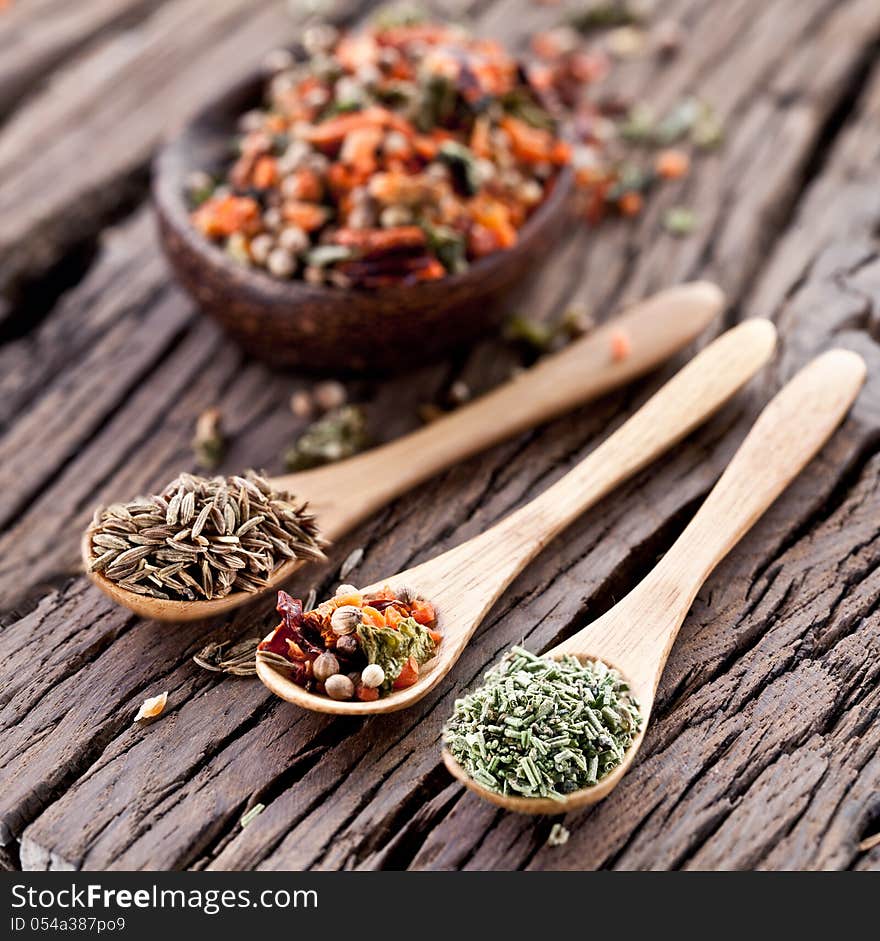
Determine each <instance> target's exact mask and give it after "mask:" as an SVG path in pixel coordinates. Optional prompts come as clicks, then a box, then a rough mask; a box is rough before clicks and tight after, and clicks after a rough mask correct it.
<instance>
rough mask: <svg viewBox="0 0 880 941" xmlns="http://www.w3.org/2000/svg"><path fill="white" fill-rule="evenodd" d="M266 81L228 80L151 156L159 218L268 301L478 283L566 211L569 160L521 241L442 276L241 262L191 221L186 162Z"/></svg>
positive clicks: (255, 74)
mask: <svg viewBox="0 0 880 941" xmlns="http://www.w3.org/2000/svg"><path fill="white" fill-rule="evenodd" d="M265 80H266V76H265V73H264V72H262V71H261V70H259V69H255V70H253V71H252V72H250V73H248V75H246V76H244V77H243V78H240V79H238V80H236V81H234V82H230V83H228V84H226V85H224V86H223V87H221V89H220V90H219V91H218V92H217V93H216V94H215V95H213V96H212V97H211V98H209V99H207V100H206V101H205V102H204V103H203V104H202V105H201V106H200V107H199V108H198V109H197V110H196V111H194V112H192V113H191V114H190V116H189V117H188V118H187V119H186V120H185V121H183V122H182V123H181V124H179V125H177V127H176V128H175V129H174V130H172V131H170V132H169V133H168V134H166V136H165V138H164V139H163V141H162V143H161V145H160V147H159V149H158V150H157V152H156V154H155V156H154V158H153V160H152V166H151V171H152V172H151V193H152V200H153V204H154V207H155V209H156V211H157V212H158V214H159V216H160V219H161V221H162V222H163V223H165V224H168V225H170V226H171V227H172V228H173V229H174V233H175V235H176V237H177V238H179V239H181V240H183V241H184V242H185V244H186V247H187V248H188V249H189V250H190V251H191V252H194V253H196V254H197V255H199V256H200V257H202V258H203V259H204V260H205V262H206V263H208V264H210V266H211V268H212V269H213V270H215V271H217V272H218V273H219V274H222V275H223V276H225V277H228V278H229V279H231V280H233V281H236V282H246V283H247V285H248V289H249V290H250V291H251V292H253V293H255V294H258V295H261V296H262V297H263V298H264V299H265V300H266V301H271V302H273V303H277V302H283V301H285V300H297V301H302V300H304V299H307V298H311V299H315V300H324V301H332V300H338V299H342V298H344V297H345V296H346V295H351V294H352V293H356V294H357V295H358V296H360V297H376V298H382V299H383V300H385V301H387V300H388V299H389V298H391V299H393V298H394V297H395V295H397V296H399V297H400V298H401V299H403V298H406V297H411V296H412V294H413V292H418V293H419V294H422V295H426V294H428V293H436V294H439V293H441V292H443V293H445V292H446V291H454V290H455V289H457V288H460V287H465V286H468V285H470V284H472V283H474V282H477V283H479V282H480V281H482V280H484V279H487V278H489V277H490V276H491V275H492V274H493V273H495V272H497V271H498V270H499V269H501V268H503V267H504V266H506V265H507V264H509V263H510V261H511V259H512V258H516V256H517V254H518V253H517V249H518V248H520V247H522V246H525V245H527V244H528V243H529V241H530V240H531V238H533V237H534V236H535V235H536V234H538V233H540V232H541V231H542V230H543V229H544V227H545V226H546V225H548V224H549V223H551V222H552V221H553V220H554V219H555V218H556V217H557V215H558V214H560V213H562V212H564V211H565V209H566V205H567V204H568V202H569V199H570V197H571V194H572V191H573V188H574V187H573V184H574V170H573V168H572V166H571V165H570V164H565V165H563V166H562V167H560V168H559V169H558V170H557V172H556V173H555V174H554V175H553V177H551V180H550V186H549V192H548V193H547V195H546V196H545V197H544V199H543V200H542V201H541V203H540V204H539V205H538V206H537V207H536V208H535V210H534V211H533V212H532V213H531V215H530V216H529V217H528V219H526V221H525V222H524V223H523V225H522V226H520V228H519V230H518V233H517V241H516V243H515V244H514V245H513V246H511V247H510V248H507V249H503V250H502V251H498V252H494V253H493V254H491V255H487V256H486V257H485V258H481V259H479V260H478V261H476V262H473V263H472V264H471V265H470V266H469V267H468V268H467V270H466V271H462V272H459V273H457V274H449V275H446V276H445V277H443V278H437V279H434V280H432V281H420V282H417V283H415V284H394V285H388V286H387V287H383V288H379V289H367V288H357V287H352V288H340V287H336V286H335V285H325V284H309V283H308V282H306V281H303V280H301V279H294V280H290V281H284V280H281V279H279V278H275V277H273V276H272V275H271V274H269V273H268V272H267V271H264V270H262V269H261V268H256V267H247V266H245V265H242V264H240V263H239V262H237V261H235V260H234V259H233V258H231V257H230V256H229V255H228V254H227V253H226V252H224V251H223V249H222V248H220V246H218V245H216V244H215V243H213V242H211V241H210V240H208V239H207V238H205V236H203V235H202V234H201V233H200V232H199V231H198V230H197V229H196V228H195V226H194V225H193V224H192V222H191V220H190V210H189V208H188V206H187V205H186V198H185V182H186V181H185V177H186V174H187V173H189V172H191V171H194V170H196V169H198V168H196V167H190V166H188V163H189V161H188V159H187V154H188V150H189V148H187V146H186V143H187V141H188V140H190V139H197V137H198V136H199V134H200V128H201V127H202V126H205V127H209V126H210V125H211V124H213V125H215V126H216V125H217V124H218V123H219V122H218V120H217V118H218V117H219V116H220V115H222V114H223V112H225V111H227V110H229V108H230V107H231V106H232V104H233V103H234V102H242V101H248V100H251V99H253V98H255V96H256V95H257V93H258V92H259V90H260V89H261V88H262V87H263V85H264V84H265ZM233 134H234V125H233V124H232V123H231V122H230V127H229V136H230V138H231V137H232V136H233Z"/></svg>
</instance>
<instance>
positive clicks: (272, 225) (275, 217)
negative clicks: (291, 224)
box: [263, 206, 284, 232]
mask: <svg viewBox="0 0 880 941" xmlns="http://www.w3.org/2000/svg"><path fill="white" fill-rule="evenodd" d="M283 221H284V217H283V216H282V215H281V210H280V209H276V208H275V206H272V207H270V208H269V209H267V210H266V211H265V212H264V213H263V225H265V226H266V228H267V229H269V231H270V232H277V231H278V229H280V228H281V224H282V222H283Z"/></svg>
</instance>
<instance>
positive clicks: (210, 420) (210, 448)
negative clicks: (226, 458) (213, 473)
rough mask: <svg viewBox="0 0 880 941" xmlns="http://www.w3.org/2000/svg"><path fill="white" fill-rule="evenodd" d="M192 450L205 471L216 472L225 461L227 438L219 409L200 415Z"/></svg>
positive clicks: (206, 411)
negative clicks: (215, 469)
mask: <svg viewBox="0 0 880 941" xmlns="http://www.w3.org/2000/svg"><path fill="white" fill-rule="evenodd" d="M192 448H193V453H194V454H195V458H196V461H197V462H198V464H199V466H200V467H204V468H205V470H214V468H216V467H217V466H218V465H219V464H220V462H221V461H222V460H223V455H224V454H225V453H226V438H225V436H224V434H223V423H222V415H221V414H220V409H219V408H207V409H205V411H203V412H202V413H201V415H199V417H198V419H197V420H196V430H195V434H194V435H193V439H192Z"/></svg>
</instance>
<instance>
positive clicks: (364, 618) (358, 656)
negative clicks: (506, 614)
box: [257, 585, 442, 702]
mask: <svg viewBox="0 0 880 941" xmlns="http://www.w3.org/2000/svg"><path fill="white" fill-rule="evenodd" d="M278 613H279V614H280V615H281V618H282V620H281V623H280V624H279V625H278V627H276V628H275V632H274V633H273V634H272V636H271V637H270V638H269V639H268V640H265V641H263V642H262V643H261V644H260V646H259V648H258V650H257V656H258V658H259V659H261V660H262V661H263V662H265V663H268V664H270V665H271V666H273V667H275V668H276V669H281V670H282V671H285V672H289V674H290V677H291V679H292V680H293V682H294V683H296V684H297V685H299V686H303V687H305V688H306V689H308V690H311V691H313V692H318V693H323V694H324V695H326V696H329V697H330V698H331V699H338V700H348V699H359V700H361V701H362V702H374V701H375V700H377V699H379V697H380V696H384V695H387V694H388V693H390V692H392V691H394V690H401V689H406V688H407V687H408V686H412V685H413V684H414V683H415V682H416V680H417V679H418V678H419V670H420V668H421V666H422V665H423V664H425V663H427V662H428V661H429V660H431V659H432V658H433V657H434V655H435V653H436V650H437V647H438V645H439V644H440V642H441V639H442V638H441V635H440V634H439V633H438V632H437V630H436V626H437V616H436V613H435V611H434V608H433V606H432V605H431V604H430V603H429V602H427V601H425V600H424V599H422V598H418V597H416V596H414V595H413V594H412V593H411V592H409V591H408V590H406V589H398V590H397V591H396V592H395V591H393V590H392V589H391V588H387V587H386V588H384V589H382V590H381V591H378V592H371V593H368V594H364V593H362V592H361V591H359V590H358V589H357V588H355V587H354V586H353V585H340V586H339V588H338V589H337V590H336V594H335V596H334V597H333V598H331V599H330V600H329V601H324V602H322V603H321V604H319V605H318V607H317V608H315V609H314V610H312V611H303V605H302V602H301V601H298V600H296V599H295V598H291V596H290V595H288V594H287V593H286V592H283V591H279V592H278Z"/></svg>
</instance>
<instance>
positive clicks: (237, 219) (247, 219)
mask: <svg viewBox="0 0 880 941" xmlns="http://www.w3.org/2000/svg"><path fill="white" fill-rule="evenodd" d="M193 222H194V223H195V225H196V227H197V228H199V229H200V230H201V231H202V232H204V233H205V235H207V236H209V237H211V238H225V237H227V236H229V235H232V234H233V233H235V232H241V233H242V234H244V235H255V234H256V233H257V232H259V231H260V207H259V204H258V203H257V201H256V200H255V199H251V198H250V196H224V197H223V198H221V199H209V200H208V201H207V202H205V203H203V204H202V205H201V206H199V208H198V209H197V210H196V211H195V212H194V213H193Z"/></svg>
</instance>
